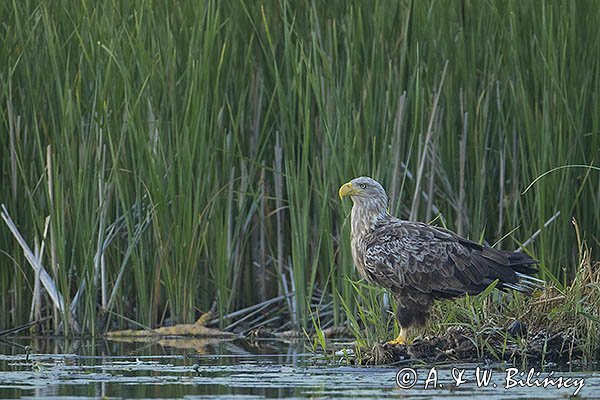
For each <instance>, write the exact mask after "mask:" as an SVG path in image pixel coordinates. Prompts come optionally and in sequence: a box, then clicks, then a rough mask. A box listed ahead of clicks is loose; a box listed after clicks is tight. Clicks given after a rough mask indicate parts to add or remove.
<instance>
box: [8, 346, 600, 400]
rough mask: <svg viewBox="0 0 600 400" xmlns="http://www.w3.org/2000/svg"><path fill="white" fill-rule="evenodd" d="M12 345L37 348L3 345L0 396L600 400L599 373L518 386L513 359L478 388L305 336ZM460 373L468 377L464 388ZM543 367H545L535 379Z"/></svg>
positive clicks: (445, 369)
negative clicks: (327, 354)
mask: <svg viewBox="0 0 600 400" xmlns="http://www.w3.org/2000/svg"><path fill="white" fill-rule="evenodd" d="M14 342H16V343H18V344H20V345H22V346H23V345H31V346H32V347H33V348H35V349H36V352H34V353H32V354H31V356H30V357H29V360H26V357H25V355H24V354H23V349H22V348H19V347H15V346H9V345H5V344H4V345H0V398H10V399H15V398H44V397H45V398H58V399H73V398H77V399H79V400H81V399H87V398H100V397H105V398H152V399H157V398H161V399H166V398H186V399H202V398H209V397H215V396H219V397H222V398H234V399H259V398H306V397H312V398H315V397H316V398H360V399H369V398H390V397H393V398H395V397H402V398H419V399H445V398H452V399H458V398H463V397H469V398H472V399H476V398H485V399H486V400H491V399H500V398H503V399H504V398H513V399H528V400H530V399H536V398H547V399H553V398H557V397H564V398H568V397H569V396H571V395H572V394H573V393H574V392H575V390H576V389H577V384H578V383H580V382H581V380H582V379H583V380H584V386H583V388H582V389H581V391H580V393H579V396H581V397H583V398H600V372H576V373H572V372H559V371H554V373H553V375H552V378H553V379H555V380H556V379H557V378H559V377H560V378H561V379H562V383H563V384H567V386H570V387H563V388H557V387H556V385H557V384H556V383H553V384H552V385H550V386H548V387H546V388H544V387H529V386H523V387H522V386H518V385H517V386H515V387H509V388H508V389H505V388H504V386H506V384H507V380H506V376H507V368H510V367H511V366H504V367H501V366H497V368H495V369H491V367H486V368H484V367H482V368H481V370H480V371H479V372H480V377H483V375H482V374H483V372H484V371H488V373H489V371H491V374H492V375H491V379H490V381H489V382H487V385H486V384H481V385H480V386H481V387H478V385H477V382H476V368H477V366H476V365H471V364H468V365H438V366H435V367H433V366H431V365H428V366H409V365H402V366H395V367H358V366H351V365H344V364H343V363H341V361H342V360H341V357H337V358H334V359H331V358H329V359H326V358H324V357H323V356H319V355H314V354H312V353H311V352H309V351H307V347H306V345H305V343H302V342H297V343H291V344H290V343H286V342H281V341H260V342H257V343H254V344H250V343H248V342H246V341H243V340H236V341H215V340H199V339H196V340H168V341H167V340H165V341H162V342H161V343H136V344H133V343H116V342H107V341H65V340H64V339H45V340H37V341H32V340H30V339H25V338H23V339H15V340H14ZM452 368H456V369H455V370H452ZM400 370H402V374H401V376H398V377H397V374H398V372H399V371H400ZM461 371H464V372H463V375H462V378H463V379H464V380H466V382H464V383H462V384H460V385H459V386H458V387H457V386H456V380H457V379H458V378H459V374H460V373H461ZM514 372H515V375H514V376H512V378H511V379H512V380H511V381H509V383H510V384H512V383H516V382H518V381H517V378H519V375H518V374H517V372H524V373H525V374H526V373H527V372H528V369H525V370H523V371H521V370H518V371H517V370H515V371H514ZM536 372H540V374H539V375H537V376H536V375H535V373H536ZM550 372H551V371H550V370H547V371H544V372H541V371H534V372H533V373H534V375H532V376H531V377H530V380H529V384H530V385H531V384H534V382H538V383H539V382H541V383H543V378H545V377H547V376H548V374H549V373H550ZM508 373H512V372H511V370H508ZM415 377H416V383H415V384H414V386H412V387H411V388H406V389H402V388H400V387H399V386H398V384H397V383H396V379H397V378H398V379H399V380H400V383H401V384H402V385H404V386H411V383H412V380H413V379H414V378H415ZM428 378H429V380H428ZM526 378H527V377H526V376H521V382H523V384H527V380H526ZM567 378H570V380H569V381H566V379H567ZM459 380H460V379H459ZM403 382H404V383H403ZM426 382H427V386H428V388H427V389H425V388H424V386H425V383H426ZM494 386H495V387H494Z"/></svg>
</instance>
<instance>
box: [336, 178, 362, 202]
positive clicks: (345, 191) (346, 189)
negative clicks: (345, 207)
mask: <svg viewBox="0 0 600 400" xmlns="http://www.w3.org/2000/svg"><path fill="white" fill-rule="evenodd" d="M357 191H358V190H357V189H355V188H354V187H352V184H351V183H350V182H348V183H344V184H343V185H342V186H341V187H340V192H339V194H340V200H341V199H342V198H343V197H345V196H351V195H353V194H354V193H356V192H357Z"/></svg>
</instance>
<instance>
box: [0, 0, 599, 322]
mask: <svg viewBox="0 0 600 400" xmlns="http://www.w3.org/2000/svg"><path fill="white" fill-rule="evenodd" d="M0 15H1V16H2V17H1V18H2V24H0V29H1V33H2V37H3V45H2V46H1V47H0V60H1V65H0V68H1V70H0V79H1V82H2V84H1V85H0V104H1V105H2V106H1V107H0V116H1V124H2V132H3V133H2V141H1V145H0V164H1V171H2V173H1V174H0V182H1V184H0V186H1V187H2V188H3V189H2V193H1V198H0V202H1V203H3V204H5V205H6V210H7V214H8V215H9V216H10V217H11V218H12V220H13V221H14V223H15V226H16V227H17V228H18V230H19V232H20V233H21V234H22V236H23V238H24V239H25V241H26V242H27V243H28V246H29V247H30V248H31V250H32V253H35V254H38V256H39V261H40V264H41V265H43V267H44V268H45V271H46V272H47V273H48V274H49V276H50V277H51V278H52V281H53V282H54V284H55V286H56V290H57V291H58V292H59V293H60V294H61V296H62V297H63V299H64V304H65V307H64V308H63V309H62V313H61V312H60V311H56V310H54V306H53V303H52V302H51V301H50V299H49V298H48V294H47V293H45V294H41V292H39V291H37V290H36V289H35V288H36V287H39V286H38V283H36V282H37V280H36V278H35V274H34V273H33V270H32V268H31V267H30V265H29V264H28V262H27V260H26V258H25V256H24V255H23V252H22V249H21V247H20V246H19V244H18V243H17V242H16V240H15V238H14V236H13V234H12V233H11V232H10V230H9V229H8V228H7V225H5V224H4V223H3V224H2V226H1V227H0V251H1V258H0V259H1V260H2V261H1V264H0V265H1V266H2V267H1V269H0V293H2V296H0V307H1V309H2V310H3V312H2V313H0V329H3V328H6V327H11V326H15V325H18V324H23V323H26V322H27V321H29V320H30V318H34V316H35V315H37V316H40V317H45V316H48V315H55V316H56V318H54V319H53V320H54V322H55V325H54V327H52V329H51V330H58V329H63V331H67V332H68V331H69V329H71V328H73V329H76V328H80V329H81V330H84V331H92V332H101V331H104V330H106V329H109V328H110V327H112V326H114V325H115V323H116V324H117V325H122V324H123V323H124V319H123V318H120V317H119V315H121V316H124V317H126V318H130V319H132V320H135V321H137V322H138V323H141V324H143V325H145V326H157V325H162V324H164V323H167V322H169V321H170V322H190V321H193V320H194V318H195V317H197V315H198V314H199V313H200V312H202V311H206V310H208V309H210V308H211V307H213V305H214V306H215V308H216V311H217V312H218V315H221V316H223V315H225V314H226V313H228V312H232V311H235V310H238V309H241V308H243V307H248V306H252V305H254V304H257V303H260V302H262V301H265V300H268V299H271V298H276V297H277V296H281V298H282V299H285V300H284V301H285V305H286V309H287V310H288V311H289V314H281V315H276V316H274V317H273V318H272V322H274V323H280V324H283V323H286V324H287V325H286V326H288V327H292V326H302V325H304V324H306V323H310V317H309V315H310V313H309V312H308V311H309V310H308V307H311V308H313V309H317V310H318V309H319V308H320V307H324V306H325V305H326V306H327V307H328V310H330V312H331V316H332V318H333V321H334V322H335V323H341V322H343V321H345V320H346V315H345V314H346V312H345V311H344V310H345V309H346V310H356V296H355V291H354V287H353V284H352V282H351V280H350V279H348V277H350V278H351V279H356V273H355V271H354V269H353V267H352V261H351V256H350V249H349V238H348V235H349V223H348V222H349V219H348V215H349V211H350V203H349V202H345V203H340V201H339V199H338V198H337V188H338V187H339V185H340V184H341V183H343V182H346V181H347V180H349V179H350V178H352V177H354V176H357V175H362V174H368V175H371V176H373V177H375V178H377V179H378V180H380V181H381V182H382V183H383V184H384V185H385V186H386V187H387V188H388V189H389V191H390V194H391V195H392V202H391V206H392V210H391V211H392V212H393V213H394V214H396V215H400V216H402V217H404V218H408V217H409V216H411V215H412V216H413V217H414V218H416V219H421V220H423V219H436V220H437V222H438V223H443V224H446V225H447V226H448V227H449V228H452V229H455V230H457V231H459V232H462V233H463V234H465V235H467V236H468V237H470V238H473V239H475V240H480V239H482V240H486V241H488V242H489V243H494V242H496V241H497V240H498V239H500V238H502V237H503V235H505V234H506V233H510V237H508V238H504V240H503V241H502V242H500V243H499V244H498V246H500V247H502V248H515V247H517V246H518V244H519V242H523V241H525V240H526V239H527V238H529V237H530V236H531V235H532V234H533V232H535V231H536V230H538V229H540V228H541V227H542V226H543V225H544V223H545V222H546V221H548V220H549V219H550V218H551V217H553V216H554V215H556V213H557V212H560V215H559V216H558V218H556V220H554V222H553V223H551V224H549V225H548V226H547V227H546V228H544V229H542V230H541V233H540V234H539V236H538V237H537V238H536V240H535V241H534V242H533V243H531V244H530V245H529V247H528V251H530V252H531V253H532V254H533V255H534V256H535V257H537V258H538V259H540V260H541V261H542V263H543V265H544V268H545V269H547V270H548V271H551V272H552V273H554V274H555V275H557V276H559V277H560V279H563V271H564V275H566V277H567V278H568V277H570V276H572V275H573V270H574V266H575V265H576V263H575V259H576V252H575V251H574V239H573V237H574V236H573V233H572V229H571V226H570V223H569V219H570V218H571V216H576V217H577V219H578V221H579V222H580V224H581V230H582V232H584V233H585V234H587V235H589V237H588V239H589V241H590V244H591V245H592V246H595V245H597V241H598V237H597V235H596V234H597V232H599V231H600V229H599V228H600V211H599V208H598V207H597V205H598V204H600V182H599V179H600V176H599V174H598V173H596V172H594V171H592V170H586V169H576V168H573V169H564V170H560V171H557V172H555V173H552V174H549V175H547V176H545V177H544V178H543V179H541V180H540V181H539V182H537V183H536V185H535V186H534V187H533V188H532V189H531V190H530V191H529V192H527V193H526V194H525V195H522V194H521V191H522V190H523V188H524V187H526V186H527V184H528V183H530V182H531V181H532V180H534V179H535V178H536V177H537V176H539V175H540V174H542V173H544V172H545V171H548V170H550V169H551V168H554V167H557V166H561V165H566V164H594V163H596V162H598V160H599V159H600V153H599V148H600V135H599V134H598V133H599V132H600V126H599V116H600V114H599V113H598V110H599V109H600V100H599V97H598V95H597V94H598V93H600V90H599V89H600V87H599V86H600V79H599V78H598V77H599V76H600V73H599V72H600V71H599V65H598V63H599V60H600V54H599V53H600V48H598V46H597V45H596V43H598V42H599V39H600V30H598V28H597V23H596V21H598V20H599V18H600V9H598V7H597V6H596V4H595V3H594V2H576V3H568V2H567V3H559V2H556V3H552V4H546V3H544V4H538V3H534V2H519V1H509V2H505V1H493V2H486V3H480V2H463V3H460V5H459V4H458V3H453V2H429V1H424V2H422V1H419V2H412V1H403V2H379V3H375V4H372V3H362V2H356V3H351V2H346V1H334V2H328V4H326V5H325V4H319V3H314V2H313V3H307V2H300V3H297V2H291V1H287V0H280V1H277V2H274V3H265V4H264V5H260V4H258V3H255V2H246V1H241V2H234V1H207V2H202V3H197V2H191V1H189V2H187V1H183V2H177V3H166V2H154V3H147V2H137V4H133V3H120V2H101V3H98V4H93V5H91V4H88V3H85V2H80V3H78V4H74V3H73V2H67V1H53V2H42V3H39V4H36V3H33V2H3V3H2V4H1V5H0ZM46 221H48V222H47V225H46ZM36 249H37V250H36ZM42 249H43V251H42ZM34 292H35V293H40V294H39V295H37V294H36V295H35V296H34ZM365 293H366V292H365ZM33 298H36V299H38V301H36V302H34V304H33V306H32V299H33ZM67 310H68V311H67ZM288 315H289V316H288ZM61 322H67V323H63V324H61V325H62V326H59V323H61ZM74 322H76V323H74ZM221 323H222V326H225V325H226V324H228V323H231V321H224V320H222V321H221Z"/></svg>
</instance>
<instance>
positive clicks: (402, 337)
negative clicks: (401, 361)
mask: <svg viewBox="0 0 600 400" xmlns="http://www.w3.org/2000/svg"><path fill="white" fill-rule="evenodd" d="M411 342H412V340H409V339H408V329H406V328H400V334H399V335H398V337H397V338H396V339H394V340H390V341H389V342H387V344H391V345H394V346H398V345H401V344H411Z"/></svg>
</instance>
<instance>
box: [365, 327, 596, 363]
mask: <svg viewBox="0 0 600 400" xmlns="http://www.w3.org/2000/svg"><path fill="white" fill-rule="evenodd" d="M519 333H523V335H516V336H512V335H507V333H506V331H504V330H500V329H489V330H487V331H484V332H474V331H473V330H472V329H470V328H468V327H462V326H460V327H451V328H449V329H448V330H447V331H446V332H445V333H444V334H443V335H440V336H436V337H423V338H417V339H415V340H414V342H413V343H412V344H409V345H390V344H388V343H376V344H375V345H374V346H373V347H372V348H371V349H366V350H363V351H362V352H361V354H362V357H360V359H359V360H357V361H358V362H359V363H360V364H364V365H382V364H395V363H402V362H409V361H415V362H416V361H421V362H426V363H438V362H453V361H456V362H484V361H488V360H492V361H507V362H512V363H521V362H525V361H526V362H527V363H532V364H544V365H567V364H569V365H575V364H582V363H584V362H585V361H586V360H584V359H582V351H581V350H580V347H579V343H578V341H577V339H576V337H575V335H574V334H573V333H571V332H569V331H565V332H561V333H554V334H550V333H548V332H547V331H545V330H539V331H537V332H529V333H527V332H519Z"/></svg>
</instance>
